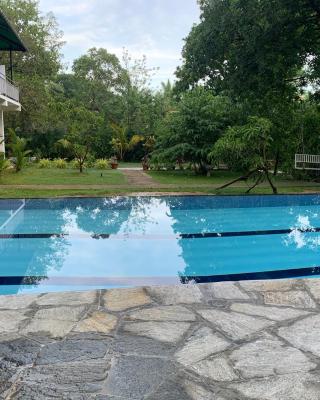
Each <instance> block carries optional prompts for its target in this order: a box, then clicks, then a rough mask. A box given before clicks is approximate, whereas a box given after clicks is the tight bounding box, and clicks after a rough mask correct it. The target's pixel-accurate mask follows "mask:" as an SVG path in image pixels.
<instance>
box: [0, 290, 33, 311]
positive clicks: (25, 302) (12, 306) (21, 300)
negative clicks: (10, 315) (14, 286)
mask: <svg viewBox="0 0 320 400" xmlns="http://www.w3.org/2000/svg"><path fill="white" fill-rule="evenodd" d="M37 298H38V295H36V294H28V295H8V296H0V309H9V310H21V309H23V308H28V307H30V305H31V304H32V303H33V302H34V301H35V300H36V299H37Z"/></svg>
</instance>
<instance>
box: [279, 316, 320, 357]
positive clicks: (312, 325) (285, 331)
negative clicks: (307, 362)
mask: <svg viewBox="0 0 320 400" xmlns="http://www.w3.org/2000/svg"><path fill="white" fill-rule="evenodd" d="M279 335H280V336H281V337H283V338H284V339H286V340H287V341H288V342H290V343H291V344H292V345H293V346H295V347H297V348H299V349H302V350H306V351H310V352H311V353H313V354H315V355H316V356H318V357H320V315H319V314H317V315H315V316H312V317H307V318H304V319H303V320H301V321H298V322H296V323H294V324H293V325H290V326H288V327H283V328H280V329H279Z"/></svg>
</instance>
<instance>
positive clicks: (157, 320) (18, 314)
mask: <svg viewBox="0 0 320 400" xmlns="http://www.w3.org/2000/svg"><path fill="white" fill-rule="evenodd" d="M319 302H320V280H318V279H308V280H302V279H301V280H282V281H257V282H240V283H215V284H205V285H190V286H172V287H145V288H134V289H114V290H109V291H105V290H101V291H92V292H81V293H55V294H52V293H48V294H41V295H26V296H0V363H1V374H0V393H1V394H0V398H1V399H23V400H26V399H37V400H42V399H70V400H71V399H77V400H78V399H95V400H107V399H110V400H111V399H112V400H117V399H118V400H119V399H128V400H129V399H130V400H135V399H137V400H138V399H139V400H140V399H148V400H244V399H256V400H285V399H288V400H317V399H320V369H319V366H320V303H319Z"/></svg>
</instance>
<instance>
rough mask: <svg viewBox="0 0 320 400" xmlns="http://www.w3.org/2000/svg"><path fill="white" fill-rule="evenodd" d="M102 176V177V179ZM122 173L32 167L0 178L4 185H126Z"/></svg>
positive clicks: (8, 173)
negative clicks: (81, 171)
mask: <svg viewBox="0 0 320 400" xmlns="http://www.w3.org/2000/svg"><path fill="white" fill-rule="evenodd" d="M101 174H102V177H101ZM125 183H126V179H125V177H124V175H123V174H122V173H121V171H117V170H97V169H86V170H85V171H84V172H83V173H82V174H80V172H79V171H78V170H76V169H72V168H67V169H58V168H43V169H41V168H37V167H36V166H30V167H26V168H24V169H23V170H22V171H20V172H18V173H16V172H14V171H13V170H10V171H7V172H5V173H4V174H3V175H2V177H1V178H0V187H1V184H3V185H38V184H39V185H40V184H42V185H68V184H70V185H82V184H83V185H87V184H88V185H89V184H90V185H100V184H101V185H108V184H109V185H118V184H125Z"/></svg>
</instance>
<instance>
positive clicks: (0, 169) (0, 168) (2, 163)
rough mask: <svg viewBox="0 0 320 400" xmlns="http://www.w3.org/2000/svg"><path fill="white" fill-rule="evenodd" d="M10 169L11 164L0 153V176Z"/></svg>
mask: <svg viewBox="0 0 320 400" xmlns="http://www.w3.org/2000/svg"><path fill="white" fill-rule="evenodd" d="M10 167H11V163H10V161H9V160H7V159H6V158H5V154H4V153H0V176H1V175H2V174H3V173H4V171H6V170H7V169H9V168H10Z"/></svg>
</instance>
